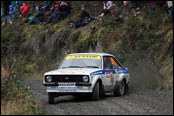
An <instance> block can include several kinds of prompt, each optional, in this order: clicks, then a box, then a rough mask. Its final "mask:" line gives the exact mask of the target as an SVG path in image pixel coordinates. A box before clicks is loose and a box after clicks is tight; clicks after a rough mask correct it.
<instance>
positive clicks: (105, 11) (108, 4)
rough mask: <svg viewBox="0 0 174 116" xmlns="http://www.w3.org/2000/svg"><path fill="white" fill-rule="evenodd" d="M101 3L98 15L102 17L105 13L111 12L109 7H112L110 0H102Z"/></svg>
mask: <svg viewBox="0 0 174 116" xmlns="http://www.w3.org/2000/svg"><path fill="white" fill-rule="evenodd" d="M103 4H104V8H103V10H102V13H101V15H100V16H101V17H103V16H104V15H106V14H111V12H110V9H111V7H112V2H111V1H104V2H103Z"/></svg>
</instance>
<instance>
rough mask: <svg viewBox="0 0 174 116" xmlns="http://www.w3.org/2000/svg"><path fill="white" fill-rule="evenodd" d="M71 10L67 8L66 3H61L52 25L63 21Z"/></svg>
mask: <svg viewBox="0 0 174 116" xmlns="http://www.w3.org/2000/svg"><path fill="white" fill-rule="evenodd" d="M71 9H72V8H71V6H69V5H68V4H67V3H66V2H62V3H61V4H60V7H59V12H58V13H57V14H56V15H55V19H54V20H53V23H57V22H59V21H61V20H64V19H65V18H66V17H67V16H68V14H70V12H71Z"/></svg>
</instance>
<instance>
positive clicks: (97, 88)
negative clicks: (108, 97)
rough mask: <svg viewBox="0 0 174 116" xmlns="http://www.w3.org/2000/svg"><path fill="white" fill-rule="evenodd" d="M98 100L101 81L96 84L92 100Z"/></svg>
mask: <svg viewBox="0 0 174 116" xmlns="http://www.w3.org/2000/svg"><path fill="white" fill-rule="evenodd" d="M97 100H99V82H97V83H96V84H95V86H94V89H93V92H92V101H97Z"/></svg>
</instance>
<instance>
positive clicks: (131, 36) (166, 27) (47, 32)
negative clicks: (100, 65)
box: [1, 2, 173, 90]
mask: <svg viewBox="0 0 174 116" xmlns="http://www.w3.org/2000/svg"><path fill="white" fill-rule="evenodd" d="M84 3H85V2H84ZM94 3H95V4H96V5H97V7H96V8H95V9H91V5H92V4H94ZM76 4H77V3H72V7H73V8H74V9H73V11H72V13H71V14H70V15H69V16H68V17H67V18H66V19H65V20H63V21H61V22H59V23H57V24H48V25H43V24H40V25H28V24H26V23H25V20H26V19H25V18H24V19H20V20H18V21H17V22H16V23H14V24H12V25H8V26H4V27H1V72H2V74H1V81H2V80H5V79H6V78H8V77H9V76H10V75H15V77H16V78H18V79H21V80H25V79H34V80H41V79H42V78H43V73H44V72H47V71H50V70H53V69H56V68H57V67H58V65H59V63H60V62H61V61H62V59H63V58H64V57H65V56H66V55H67V54H69V53H82V52H104V53H110V54H113V55H115V56H116V57H117V58H118V59H119V60H120V62H121V63H122V64H123V65H124V66H125V67H128V69H129V72H130V76H131V87H132V88H143V89H155V90H173V25H172V24H171V22H170V18H169V15H168V14H167V13H166V12H165V11H164V10H163V9H160V8H158V9H157V10H156V11H154V12H150V11H149V9H148V7H146V8H145V9H143V10H141V11H140V15H139V16H137V17H134V16H133V15H132V14H131V12H126V17H127V19H124V18H119V17H118V16H117V15H115V16H110V15H106V16H104V17H103V20H102V19H100V18H99V19H95V20H93V21H92V22H90V23H89V24H88V25H87V26H85V27H80V28H78V29H73V28H69V27H68V24H70V23H72V22H74V21H75V20H77V19H78V17H79V14H80V10H79V9H80V6H79V5H78V6H76ZM87 4H88V6H89V7H88V9H87V10H88V11H89V13H90V14H91V15H92V16H96V15H98V13H99V12H100V9H102V4H100V3H99V2H89V3H87ZM75 6H76V7H75ZM5 87H6V86H5ZM1 90H2V87H1Z"/></svg>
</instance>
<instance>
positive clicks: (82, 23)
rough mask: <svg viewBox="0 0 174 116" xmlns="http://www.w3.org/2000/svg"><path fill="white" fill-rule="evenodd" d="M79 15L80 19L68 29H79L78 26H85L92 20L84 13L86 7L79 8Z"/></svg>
mask: <svg viewBox="0 0 174 116" xmlns="http://www.w3.org/2000/svg"><path fill="white" fill-rule="evenodd" d="M81 10H82V11H81V14H80V19H79V20H78V21H76V22H74V23H73V24H72V25H71V26H70V27H75V28H79V27H80V26H85V25H87V24H88V23H89V22H90V21H92V20H93V18H91V17H90V15H89V13H88V12H87V11H86V5H85V4H83V5H82V6H81Z"/></svg>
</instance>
